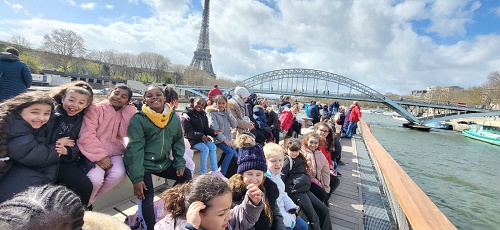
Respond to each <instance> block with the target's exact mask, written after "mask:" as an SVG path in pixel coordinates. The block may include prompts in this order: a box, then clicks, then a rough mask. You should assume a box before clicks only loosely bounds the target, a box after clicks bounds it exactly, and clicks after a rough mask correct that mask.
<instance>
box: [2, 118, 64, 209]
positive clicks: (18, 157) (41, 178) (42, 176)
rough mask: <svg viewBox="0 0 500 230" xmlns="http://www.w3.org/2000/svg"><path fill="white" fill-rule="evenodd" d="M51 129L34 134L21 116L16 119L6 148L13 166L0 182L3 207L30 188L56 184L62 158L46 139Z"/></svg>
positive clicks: (11, 127)
mask: <svg viewBox="0 0 500 230" xmlns="http://www.w3.org/2000/svg"><path fill="white" fill-rule="evenodd" d="M49 128H50V127H48V126H47V124H44V125H42V126H41V127H40V128H38V129H36V130H35V129H33V127H32V126H31V125H30V124H29V123H28V122H27V121H25V120H24V119H23V118H22V117H21V115H18V114H15V115H13V118H12V123H11V126H10V133H9V138H8V144H7V148H8V151H9V157H10V159H11V162H12V166H11V168H10V169H9V170H8V171H7V173H5V175H3V176H2V178H1V179H0V203H2V202H3V201H5V200H8V199H10V198H11V197H13V196H14V195H15V194H17V193H19V192H21V191H23V190H25V189H27V188H28V187H30V186H36V185H44V184H49V183H53V182H54V181H55V180H56V176H57V165H58V162H59V155H58V154H57V153H56V150H55V143H49V138H47V136H48V135H49V130H50V129H49Z"/></svg>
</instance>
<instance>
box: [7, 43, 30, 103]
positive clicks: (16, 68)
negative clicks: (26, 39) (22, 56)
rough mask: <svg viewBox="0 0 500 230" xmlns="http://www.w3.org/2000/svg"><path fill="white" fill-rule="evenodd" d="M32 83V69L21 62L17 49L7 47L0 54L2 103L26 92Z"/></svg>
mask: <svg viewBox="0 0 500 230" xmlns="http://www.w3.org/2000/svg"><path fill="white" fill-rule="evenodd" d="M32 82H33V77H32V76H31V72H30V69H29V68H28V65H26V64H25V63H24V62H22V61H20V60H19V51H18V50H17V49H16V48H14V47H7V48H6V49H5V52H1V53H0V101H4V100H7V99H9V98H12V97H14V96H17V95H19V94H21V93H24V92H26V91H27V90H28V88H29V87H31V83H32Z"/></svg>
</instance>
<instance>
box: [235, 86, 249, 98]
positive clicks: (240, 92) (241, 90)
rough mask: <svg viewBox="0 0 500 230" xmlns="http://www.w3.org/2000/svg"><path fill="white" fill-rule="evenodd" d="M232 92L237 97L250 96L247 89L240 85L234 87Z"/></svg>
mask: <svg viewBox="0 0 500 230" xmlns="http://www.w3.org/2000/svg"><path fill="white" fill-rule="evenodd" d="M234 94H236V95H238V96H239V97H245V98H247V97H249V96H250V92H248V90H247V89H245V88H244V87H241V86H238V87H236V88H234Z"/></svg>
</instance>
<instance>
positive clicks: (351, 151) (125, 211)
mask: <svg viewBox="0 0 500 230" xmlns="http://www.w3.org/2000/svg"><path fill="white" fill-rule="evenodd" d="M304 131H305V132H304V133H306V132H307V131H306V130H304ZM356 141H357V140H355V139H354V138H353V139H342V146H343V148H342V161H344V162H345V163H346V164H345V165H343V166H340V167H339V172H340V173H341V174H342V176H341V178H340V180H341V182H340V185H339V187H338V188H337V189H336V190H335V192H334V193H333V195H332V196H331V198H330V201H329V203H330V217H331V221H332V227H333V229H335V230H337V229H339V230H347V229H353V230H354V229H355V230H361V229H364V225H363V204H362V194H361V178H360V170H359V164H358V158H357V151H356V144H355V142H356ZM195 157H196V155H195ZM195 162H196V160H195ZM125 181H126V182H122V184H120V185H119V186H121V187H118V188H115V189H114V190H115V191H114V192H110V193H108V194H115V195H116V192H117V190H120V191H126V192H128V194H132V191H133V190H132V185H131V184H130V181H128V180H125ZM157 183H159V185H158V186H157V187H156V194H157V195H159V194H160V193H161V192H162V191H164V190H166V189H168V188H170V185H172V184H173V181H169V182H168V183H162V179H161V180H158V181H157ZM108 194H105V195H108ZM110 198H111V197H108V198H106V197H101V198H100V199H99V200H106V199H110ZM156 199H159V198H158V196H156V197H155V200H156ZM96 203H97V202H96ZM94 210H95V211H98V212H103V213H106V214H109V215H111V216H113V217H115V218H118V219H120V220H121V221H123V220H125V217H126V215H131V214H134V213H135V212H136V211H137V204H136V198H135V197H134V196H128V198H125V199H122V200H121V201H119V202H115V203H114V204H111V205H108V206H101V207H95V208H94Z"/></svg>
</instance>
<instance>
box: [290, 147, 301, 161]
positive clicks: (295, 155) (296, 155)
mask: <svg viewBox="0 0 500 230" xmlns="http://www.w3.org/2000/svg"><path fill="white" fill-rule="evenodd" d="M287 154H288V156H290V157H291V158H293V159H295V158H296V157H298V156H299V154H300V152H299V151H292V150H290V149H288V150H287Z"/></svg>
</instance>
